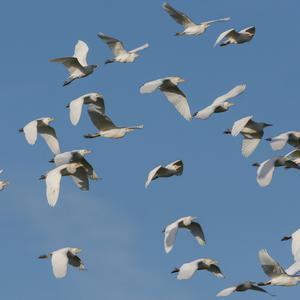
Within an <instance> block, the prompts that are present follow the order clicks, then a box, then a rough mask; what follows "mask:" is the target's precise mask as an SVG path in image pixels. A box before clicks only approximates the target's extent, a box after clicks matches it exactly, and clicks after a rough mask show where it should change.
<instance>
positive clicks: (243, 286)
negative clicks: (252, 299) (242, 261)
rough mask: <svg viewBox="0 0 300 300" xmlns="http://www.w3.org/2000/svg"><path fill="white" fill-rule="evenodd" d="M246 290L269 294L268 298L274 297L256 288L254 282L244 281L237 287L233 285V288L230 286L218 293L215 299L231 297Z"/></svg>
mask: <svg viewBox="0 0 300 300" xmlns="http://www.w3.org/2000/svg"><path fill="white" fill-rule="evenodd" d="M248 290H253V291H257V292H263V293H267V294H269V295H270V296H274V295H272V294H270V293H269V292H268V291H266V290H265V289H263V288H261V287H259V286H257V284H256V283H255V282H252V281H246V282H243V283H240V284H238V285H235V286H232V287H229V288H226V289H224V290H222V291H221V292H219V293H218V294H217V297H226V296H229V295H231V294H232V293H234V292H245V291H248Z"/></svg>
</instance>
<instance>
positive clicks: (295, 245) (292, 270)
mask: <svg viewBox="0 0 300 300" xmlns="http://www.w3.org/2000/svg"><path fill="white" fill-rule="evenodd" d="M290 239H291V240H292V254H293V256H294V261H295V262H294V264H292V265H291V266H290V267H289V268H288V269H286V270H285V271H286V273H287V274H288V275H294V274H297V273H298V272H299V271H300V229H298V230H297V231H295V232H294V233H293V234H292V235H291V236H285V237H283V238H282V239H281V240H282V241H288V240H290Z"/></svg>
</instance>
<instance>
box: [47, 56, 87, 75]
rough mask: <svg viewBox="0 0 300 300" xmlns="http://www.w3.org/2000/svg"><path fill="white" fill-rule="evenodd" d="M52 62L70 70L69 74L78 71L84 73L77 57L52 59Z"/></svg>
mask: <svg viewBox="0 0 300 300" xmlns="http://www.w3.org/2000/svg"><path fill="white" fill-rule="evenodd" d="M50 61H51V62H59V63H62V64H63V65H64V66H65V67H66V68H67V70H68V72H69V74H70V75H72V74H73V73H75V72H77V71H78V70H80V71H82V66H81V64H80V62H79V61H78V59H77V58H76V57H61V58H54V59H50Z"/></svg>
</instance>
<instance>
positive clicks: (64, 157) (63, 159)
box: [54, 151, 72, 167]
mask: <svg viewBox="0 0 300 300" xmlns="http://www.w3.org/2000/svg"><path fill="white" fill-rule="evenodd" d="M71 159H72V153H71V152H70V151H69V152H64V153H59V154H56V155H55V157H54V163H55V165H56V166H57V167H58V166H61V165H63V164H68V163H70V162H71Z"/></svg>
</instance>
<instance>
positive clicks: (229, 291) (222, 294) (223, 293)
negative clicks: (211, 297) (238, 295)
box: [217, 286, 236, 297]
mask: <svg viewBox="0 0 300 300" xmlns="http://www.w3.org/2000/svg"><path fill="white" fill-rule="evenodd" d="M235 291H236V287H235V286H232V287H229V288H227V289H224V290H223V291H221V292H219V293H218V294H217V297H226V296H229V295H231V294H232V293H233V292H235Z"/></svg>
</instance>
